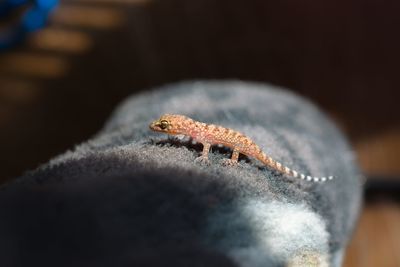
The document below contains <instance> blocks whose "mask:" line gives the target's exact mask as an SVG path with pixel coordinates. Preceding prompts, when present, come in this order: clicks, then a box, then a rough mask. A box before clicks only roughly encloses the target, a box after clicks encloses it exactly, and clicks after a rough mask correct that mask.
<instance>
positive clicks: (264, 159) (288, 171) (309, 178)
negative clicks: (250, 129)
mask: <svg viewBox="0 0 400 267" xmlns="http://www.w3.org/2000/svg"><path fill="white" fill-rule="evenodd" d="M258 160H260V161H261V162H262V163H264V164H265V165H267V166H269V167H271V168H273V169H275V170H277V171H279V172H281V173H284V174H286V175H289V176H292V177H295V178H300V179H302V180H307V181H313V182H325V181H327V180H332V179H333V178H334V176H328V177H312V176H309V175H304V174H302V173H298V172H297V171H295V170H292V169H290V168H288V167H286V166H284V165H282V164H281V163H279V162H277V161H276V160H274V159H273V158H271V157H269V156H267V155H265V154H264V153H262V157H261V158H259V159H258Z"/></svg>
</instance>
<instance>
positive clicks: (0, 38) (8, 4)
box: [0, 0, 58, 50]
mask: <svg viewBox="0 0 400 267" xmlns="http://www.w3.org/2000/svg"><path fill="white" fill-rule="evenodd" d="M57 4H58V0H3V1H0V21H7V19H8V17H11V16H12V13H13V12H14V11H16V9H19V8H20V7H24V6H26V7H27V10H26V11H25V12H24V13H22V14H21V15H20V17H19V20H18V21H17V23H14V24H12V25H9V26H6V27H5V28H4V29H1V30H0V50H4V49H7V48H10V47H12V46H14V45H16V44H18V43H20V42H21V41H23V40H24V38H25V36H26V35H27V34H28V33H30V32H33V31H36V30H38V29H40V28H42V27H44V26H45V24H46V21H47V19H48V16H49V14H50V12H51V11H52V10H53V9H54V8H55V7H56V6H57Z"/></svg>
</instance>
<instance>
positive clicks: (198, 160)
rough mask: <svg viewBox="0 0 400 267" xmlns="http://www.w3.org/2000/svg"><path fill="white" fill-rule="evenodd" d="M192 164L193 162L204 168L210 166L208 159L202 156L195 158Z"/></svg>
mask: <svg viewBox="0 0 400 267" xmlns="http://www.w3.org/2000/svg"><path fill="white" fill-rule="evenodd" d="M194 162H195V163H199V164H201V165H206V166H208V165H210V164H211V163H210V160H209V159H208V157H204V156H200V157H197V158H196V159H195V160H194Z"/></svg>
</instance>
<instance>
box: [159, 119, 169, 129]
mask: <svg viewBox="0 0 400 267" xmlns="http://www.w3.org/2000/svg"><path fill="white" fill-rule="evenodd" d="M168 125H169V123H168V121H166V120H162V121H160V128H161V129H163V130H165V129H167V127H168Z"/></svg>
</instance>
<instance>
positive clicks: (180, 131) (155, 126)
mask: <svg viewBox="0 0 400 267" xmlns="http://www.w3.org/2000/svg"><path fill="white" fill-rule="evenodd" d="M149 127H150V129H151V130H153V131H156V132H162V133H167V134H170V135H185V136H189V137H191V138H192V139H193V140H195V141H197V142H199V143H202V144H203V152H202V153H201V156H200V157H198V158H197V159H196V161H199V162H206V163H207V162H208V153H209V151H210V148H211V145H217V144H221V145H223V146H226V147H229V148H232V150H233V153H232V157H231V159H226V160H225V161H224V163H225V164H226V165H236V164H237V162H238V159H239V154H240V153H241V154H244V155H246V156H249V157H254V158H256V159H257V160H259V161H261V162H262V163H263V164H265V165H266V166H269V167H271V168H273V169H275V170H277V171H279V172H281V173H283V174H286V175H289V176H292V177H296V178H301V179H303V180H304V179H306V180H308V181H314V182H320V181H321V182H324V181H326V180H332V179H333V176H328V177H311V176H309V175H304V174H301V173H298V172H297V171H294V170H291V169H289V168H288V167H286V166H284V165H282V164H281V163H279V162H277V161H275V160H274V159H272V158H271V157H269V156H267V155H266V154H265V153H264V152H262V150H261V149H260V148H259V146H258V145H256V144H255V143H254V142H253V141H252V140H251V139H250V138H248V137H247V136H245V135H244V134H241V133H239V132H237V131H235V130H232V129H229V128H225V127H222V126H218V125H213V124H206V123H203V122H199V121H195V120H193V119H191V118H188V117H186V116H183V115H175V114H164V115H162V116H161V117H160V118H159V119H158V120H155V121H153V122H152V123H151V124H150V126H149Z"/></svg>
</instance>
